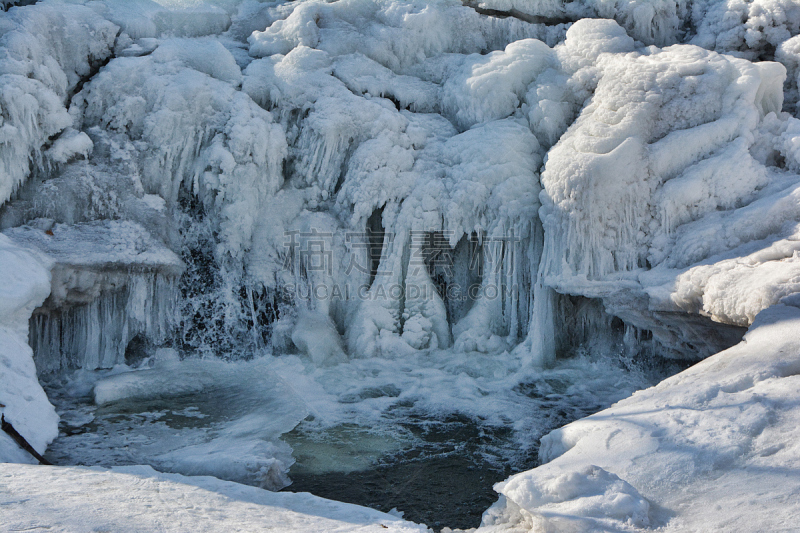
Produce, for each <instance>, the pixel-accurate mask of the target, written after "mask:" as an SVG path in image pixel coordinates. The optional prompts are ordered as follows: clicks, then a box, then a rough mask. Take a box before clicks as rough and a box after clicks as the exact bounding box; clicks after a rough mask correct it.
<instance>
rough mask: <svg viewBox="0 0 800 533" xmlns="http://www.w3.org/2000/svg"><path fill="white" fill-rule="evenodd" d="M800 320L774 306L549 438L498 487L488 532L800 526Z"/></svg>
mask: <svg viewBox="0 0 800 533" xmlns="http://www.w3.org/2000/svg"><path fill="white" fill-rule="evenodd" d="M787 301H789V302H790V303H794V302H795V301H796V299H795V300H787ZM798 327H800V309H798V308H797V307H792V306H790V305H782V304H781V305H776V306H773V307H770V308H769V309H767V310H765V311H762V312H761V313H760V314H759V315H758V316H757V317H756V319H755V321H754V323H753V325H752V326H751V327H750V330H749V331H748V333H747V335H746V336H745V338H744V341H743V342H742V343H740V344H738V345H736V346H734V347H733V348H730V349H729V350H726V351H724V352H721V353H719V354H717V355H714V356H712V357H710V358H708V359H706V360H704V361H703V362H701V363H699V364H697V365H695V366H693V367H692V368H690V369H689V370H686V371H684V372H682V373H680V374H678V375H676V376H674V377H672V378H669V379H667V380H666V381H664V382H662V383H660V384H659V385H657V386H655V387H653V388H650V389H646V390H643V391H639V392H637V393H635V394H634V395H633V396H632V397H630V398H628V399H626V400H623V401H621V402H619V403H617V404H616V405H615V406H613V407H611V408H610V409H607V410H605V411H601V412H599V413H597V414H595V415H592V416H590V417H587V418H585V419H583V420H579V421H577V422H573V423H572V424H569V425H567V426H565V427H563V428H561V429H558V430H556V431H553V432H552V433H550V434H549V435H547V436H545V437H544V438H543V439H542V446H541V448H540V452H539V455H540V459H541V460H542V461H543V462H544V463H545V464H543V465H542V466H540V467H538V468H535V469H533V470H530V471H528V472H524V473H521V474H517V475H515V476H512V477H511V478H510V479H508V480H507V481H505V482H503V483H500V484H498V485H497V486H496V490H497V491H498V492H499V493H500V494H501V495H502V497H501V499H500V501H499V502H498V503H497V504H496V505H495V506H494V507H492V508H491V509H490V510H489V511H487V513H486V514H485V515H484V519H483V527H482V528H480V529H479V531H486V532H491V531H494V532H499V531H517V530H519V529H517V528H522V529H527V528H530V529H535V528H544V529H547V530H548V531H635V530H637V528H638V527H641V526H647V525H649V526H650V527H659V528H660V529H659V530H660V531H690V530H691V531H711V530H726V531H755V530H770V531H777V530H781V529H786V528H791V527H793V526H792V524H794V523H795V522H796V520H797V519H798V516H800V510H798V508H797V506H796V505H792V504H790V503H789V502H790V500H791V498H792V495H793V494H796V493H797V491H798V490H800V475H798V473H797V469H796V464H797V461H798V460H800V447H798V444H797V443H798V438H799V437H800V431H799V430H798V428H799V427H800V424H799V423H800V413H798V410H797V408H796V405H797V399H796V395H797V390H798V386H800V377H799V375H800V343H798V340H797V336H796V335H795V332H796V331H797V328H798Z"/></svg>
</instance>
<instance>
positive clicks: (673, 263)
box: [540, 45, 800, 354]
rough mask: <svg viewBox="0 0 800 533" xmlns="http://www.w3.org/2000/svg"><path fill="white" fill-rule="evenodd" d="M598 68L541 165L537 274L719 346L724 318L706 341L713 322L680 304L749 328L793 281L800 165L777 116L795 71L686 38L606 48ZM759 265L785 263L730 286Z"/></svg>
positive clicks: (640, 320)
mask: <svg viewBox="0 0 800 533" xmlns="http://www.w3.org/2000/svg"><path fill="white" fill-rule="evenodd" d="M597 68H598V70H599V72H600V79H599V81H598V84H597V89H596V91H595V92H594V94H593V96H592V97H591V99H590V100H589V102H588V104H587V106H586V107H585V108H584V109H583V111H582V112H581V115H580V116H579V117H578V119H577V120H576V121H575V123H574V124H573V125H572V126H570V128H569V130H568V131H567V132H566V134H564V135H563V136H562V137H561V139H560V140H559V142H558V143H557V144H556V146H554V147H553V149H552V150H551V151H550V152H549V153H548V157H547V163H546V165H545V169H544V171H543V173H542V185H543V188H544V191H543V193H542V195H541V198H542V204H543V207H542V209H541V211H540V216H541V218H542V221H543V225H544V233H545V246H544V252H543V260H542V268H541V271H540V274H541V275H542V276H543V280H544V283H545V284H546V285H549V286H551V287H554V288H555V289H556V290H558V291H559V292H562V293H569V294H576V295H583V296H589V297H596V298H603V299H604V302H605V305H606V308H607V309H608V310H609V311H610V312H611V313H612V314H615V315H617V316H620V317H622V318H623V319H624V320H625V321H626V322H628V323H631V324H633V325H636V326H637V327H641V328H644V329H649V330H651V331H653V333H654V335H656V336H657V338H658V339H659V340H660V341H661V342H663V343H664V344H665V345H673V346H680V345H683V346H684V350H685V349H689V350H692V349H697V350H698V352H699V353H703V354H711V353H714V352H715V351H717V350H718V349H720V347H723V346H724V345H725V343H726V342H730V341H729V340H726V339H732V338H735V336H730V335H728V334H727V333H725V328H724V326H723V327H722V328H721V329H720V331H721V332H722V333H721V338H720V339H719V342H714V341H712V342H710V343H709V345H708V346H705V344H706V342H707V341H708V339H709V338H713V337H714V335H711V337H709V334H708V332H709V331H711V330H713V328H709V326H708V325H704V324H703V322H702V321H700V322H697V321H696V326H689V325H688V324H687V322H686V320H685V319H683V318H680V317H679V316H678V315H679V314H680V313H687V312H688V313H689V314H690V315H692V314H693V315H695V316H699V315H703V316H706V317H710V318H711V319H712V320H713V321H715V322H720V323H722V324H729V325H733V326H744V327H746V326H747V325H749V324H750V322H751V321H752V319H753V317H754V316H755V314H757V313H758V312H759V311H760V310H762V309H764V308H766V307H769V306H770V305H772V304H774V303H776V302H777V301H778V300H779V299H780V298H781V297H782V296H784V295H786V294H788V293H790V292H793V291H794V290H795V287H794V281H793V279H794V277H795V275H796V274H795V273H794V272H795V271H794V269H793V268H792V267H791V266H790V265H789V264H788V263H786V262H785V261H782V260H783V259H785V258H787V257H791V256H792V254H793V253H794V252H793V250H794V249H793V248H792V245H791V244H788V242H787V243H784V244H781V242H784V241H785V240H786V239H788V240H789V241H791V237H790V235H793V233H794V229H793V228H794V225H793V224H792V223H791V221H796V220H798V216H800V212H798V210H797V208H796V204H795V203H793V202H792V200H790V199H789V198H790V197H791V195H792V194H793V193H792V191H793V190H794V188H795V187H796V184H797V183H798V180H800V177H798V176H797V175H796V174H794V173H793V172H787V171H785V170H783V169H781V168H780V167H779V166H778V160H777V159H776V157H782V158H784V160H785V161H786V162H787V163H781V164H782V165H785V166H786V167H787V168H788V169H792V168H793V167H792V166H791V165H792V161H794V156H793V155H792V154H793V151H792V149H791V148H790V146H792V141H790V140H789V139H790V138H794V137H792V135H793V134H792V133H791V132H792V131H794V130H793V127H794V126H793V124H794V123H795V119H793V118H791V117H789V116H788V115H785V114H781V115H776V114H775V113H780V109H781V104H782V84H783V80H784V76H785V70H784V68H783V67H782V66H781V65H779V64H777V63H769V62H763V63H750V62H748V61H745V60H742V59H736V58H732V57H730V56H722V55H719V54H716V53H713V52H708V51H705V50H702V49H700V48H697V47H693V46H682V45H676V46H673V47H670V48H666V49H664V50H657V49H645V50H642V51H639V52H634V53H631V54H626V55H606V56H602V57H601V58H600V59H599V60H598V66H597ZM784 153H785V154H786V155H785V156H784V155H782V154H784ZM766 212H771V213H773V215H774V216H764V213H766ZM755 213H759V214H758V215H756V214H755ZM778 241H780V242H778ZM762 263H765V265H764V267H763V269H762V270H761V271H759V272H760V273H759V275H758V279H760V280H761V281H760V282H755V281H753V282H752V283H754V284H755V285H758V284H759V283H763V282H764V281H765V280H766V279H767V278H765V277H764V274H765V273H766V272H767V271H770V272H774V274H772V275H771V277H770V278H769V279H770V281H768V282H767V283H766V284H764V285H762V286H760V287H756V286H755V285H752V284H751V285H747V282H746V281H744V279H743V280H742V283H738V282H736V285H737V286H740V287H741V288H742V290H741V291H738V290H732V291H728V292H726V293H724V294H723V293H722V292H720V289H721V288H722V287H728V286H729V285H730V283H731V282H733V280H734V279H735V278H737V276H739V277H741V276H744V277H747V276H748V274H747V273H746V272H745V270H747V269H749V268H751V267H752V266H753V265H758V264H762ZM712 264H713V265H714V266H711V265H712ZM745 264H747V265H750V266H749V267H744V265H745ZM701 265H702V266H701ZM735 265H741V268H743V269H744V270H736V267H735ZM779 265H780V267H779ZM776 268H778V269H779V270H780V273H779V272H778V271H777V270H775V269H776ZM734 271H735V272H734ZM720 272H725V273H727V274H725V275H722V274H720ZM725 276H727V277H725ZM748 279H751V280H755V279H756V277H752V278H748ZM715 287H717V288H715ZM745 287H748V288H746V289H745ZM705 293H708V294H707V295H704V294H705ZM692 330H694V332H692ZM733 333H734V332H733V331H732V330H731V335H733ZM693 346H694V348H692V347H693ZM698 346H704V347H702V348H698Z"/></svg>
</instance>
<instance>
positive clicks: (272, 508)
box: [0, 465, 429, 533]
mask: <svg viewBox="0 0 800 533" xmlns="http://www.w3.org/2000/svg"><path fill="white" fill-rule="evenodd" d="M0 479H2V480H3V486H4V490H3V493H2V495H0V520H1V521H2V523H4V524H6V525H7V526H9V527H10V528H13V529H28V528H31V527H43V526H44V527H47V528H52V529H53V530H61V531H73V532H90V531H98V530H100V529H106V530H113V531H152V530H159V529H164V527H167V528H168V529H169V528H171V527H173V526H175V525H177V524H180V526H177V527H179V528H186V529H189V530H191V531H231V530H241V531H263V530H268V531H280V532H287V533H289V532H291V533H299V532H306V531H307V532H309V533H311V532H313V533H317V532H319V531H328V532H331V533H334V532H341V533H351V532H359V533H360V532H364V533H368V532H374V533H385V532H397V533H411V532H420V533H424V532H426V531H429V530H428V529H427V528H426V527H425V526H420V525H417V524H413V523H411V522H406V521H404V520H402V519H400V518H397V517H396V516H392V515H388V514H384V513H381V512H378V511H374V510H372V509H367V508H365V507H359V506H357V505H351V504H347V503H339V502H334V501H331V500H325V499H323V498H319V497H317V496H313V495H311V494H305V493H303V494H292V493H287V492H277V493H276V492H268V491H265V490H262V489H258V488H255V487H248V486H245V485H239V484H237V483H230V482H226V481H220V480H218V479H214V478H211V477H184V476H180V475H176V474H161V473H158V472H156V471H154V470H153V469H152V468H150V467H144V466H137V467H120V468H115V469H113V470H102V469H89V468H79V467H66V468H64V467H46V468H42V467H31V466H26V465H3V473H2V478H0Z"/></svg>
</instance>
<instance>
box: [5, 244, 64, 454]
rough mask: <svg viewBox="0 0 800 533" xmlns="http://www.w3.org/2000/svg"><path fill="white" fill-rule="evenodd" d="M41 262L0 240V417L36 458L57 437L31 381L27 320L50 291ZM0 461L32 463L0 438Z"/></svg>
mask: <svg viewBox="0 0 800 533" xmlns="http://www.w3.org/2000/svg"><path fill="white" fill-rule="evenodd" d="M49 266H50V264H49V262H48V260H47V258H45V257H42V256H41V255H40V254H36V253H34V252H30V251H27V250H25V249H23V248H20V247H19V246H16V245H15V244H14V243H12V242H11V240H9V238H8V237H6V236H5V235H0V279H2V280H3V283H2V284H0V412H2V413H3V415H4V416H5V418H6V421H7V422H10V423H11V424H12V425H13V426H14V428H15V429H16V430H17V432H19V433H20V434H21V435H22V436H23V437H24V438H25V439H27V441H28V442H29V443H30V444H31V446H33V447H34V449H35V450H36V451H38V452H39V453H44V449H45V447H46V446H47V445H48V444H49V443H50V441H52V440H53V439H54V438H56V436H57V435H58V415H56V411H55V409H54V408H53V406H52V405H50V402H49V401H48V400H47V396H46V395H45V393H44V391H43V390H42V387H41V385H39V381H38V379H37V377H36V367H35V366H34V364H33V352H32V351H31V348H30V347H29V346H28V342H27V341H28V319H29V318H30V316H31V313H33V310H34V308H35V307H37V306H39V305H41V303H42V302H43V301H44V299H45V298H46V297H47V295H48V293H49V292H50V271H49ZM0 462H35V460H34V459H33V458H32V457H31V456H30V455H29V454H28V453H27V452H25V451H23V450H22V449H20V448H19V446H17V444H16V443H15V442H14V441H13V440H11V438H10V437H9V436H8V435H6V434H5V433H0Z"/></svg>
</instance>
